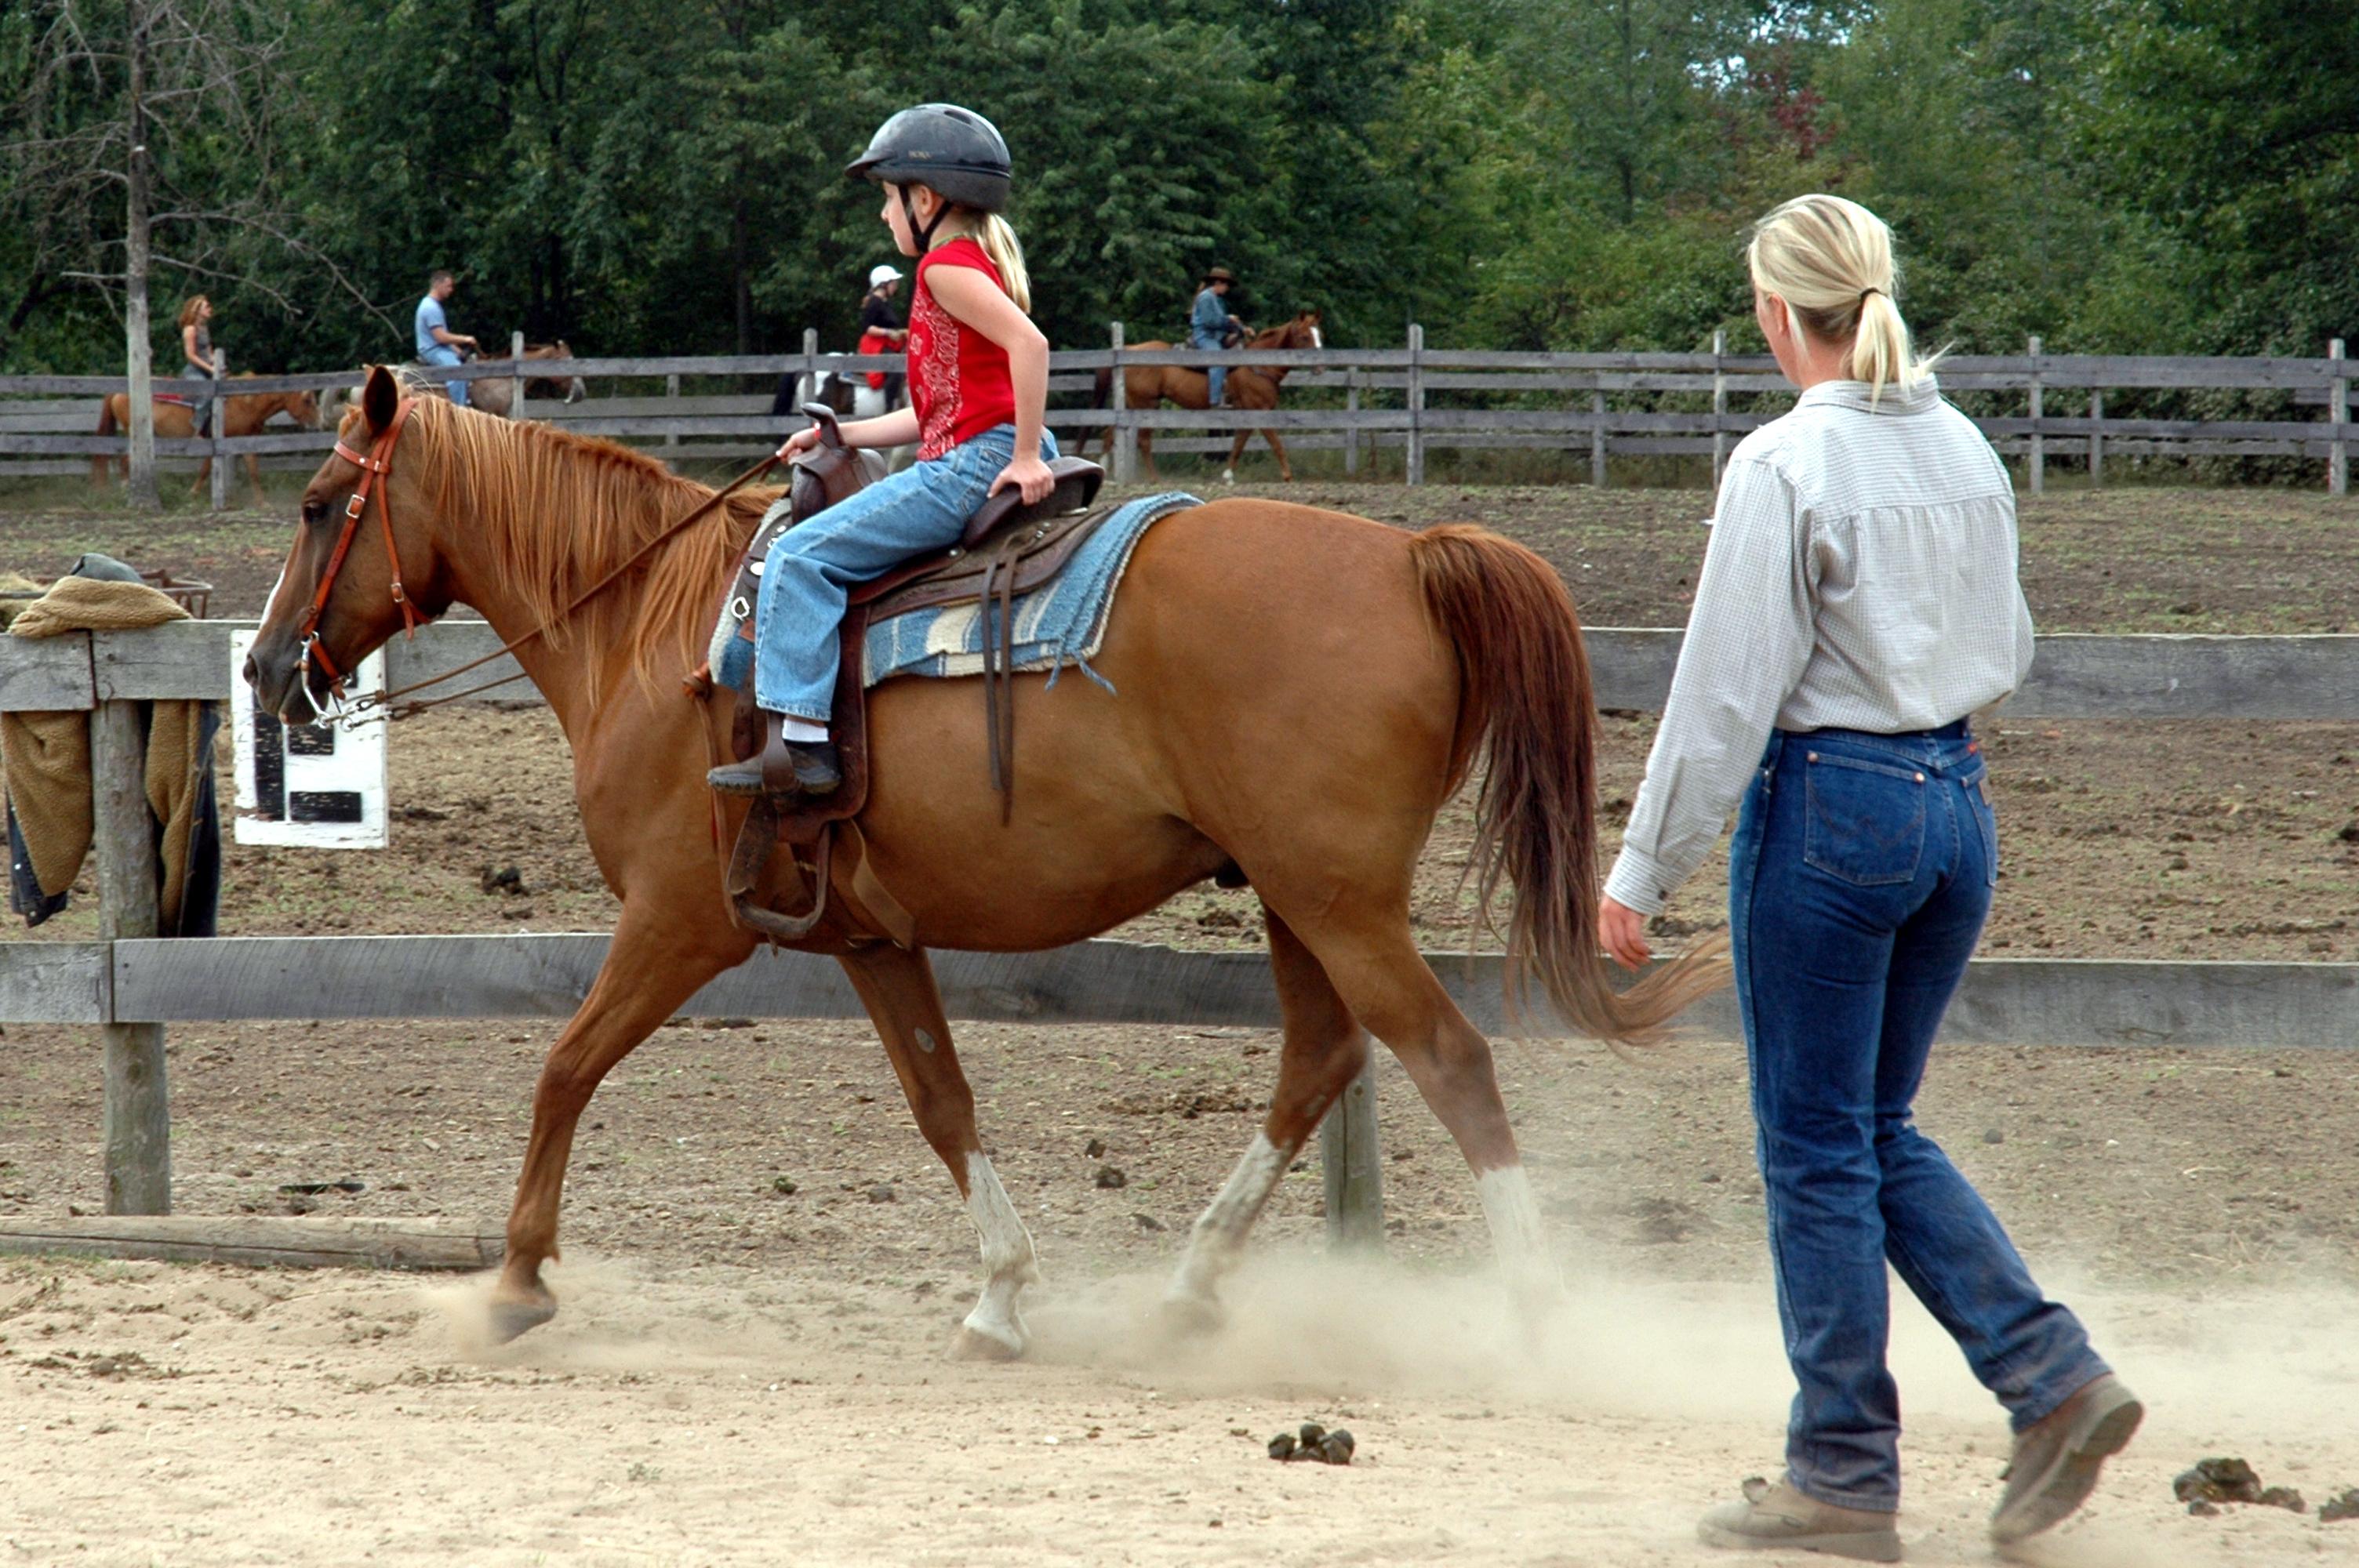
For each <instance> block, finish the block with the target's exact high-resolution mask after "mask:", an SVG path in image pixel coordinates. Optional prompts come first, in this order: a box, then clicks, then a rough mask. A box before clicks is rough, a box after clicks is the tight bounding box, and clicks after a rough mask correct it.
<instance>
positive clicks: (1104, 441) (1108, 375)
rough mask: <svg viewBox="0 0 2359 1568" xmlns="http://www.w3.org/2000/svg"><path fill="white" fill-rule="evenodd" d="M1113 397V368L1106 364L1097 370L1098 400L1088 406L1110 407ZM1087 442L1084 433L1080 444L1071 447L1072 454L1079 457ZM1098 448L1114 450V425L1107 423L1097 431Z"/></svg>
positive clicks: (1104, 450) (1088, 439) (1088, 441)
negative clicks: (1103, 367)
mask: <svg viewBox="0 0 2359 1568" xmlns="http://www.w3.org/2000/svg"><path fill="white" fill-rule="evenodd" d="M1113 398H1114V369H1113V367H1112V366H1108V367H1107V368H1106V369H1104V370H1102V371H1100V372H1098V379H1097V399H1098V400H1097V401H1096V402H1095V403H1093V404H1091V405H1090V406H1091V407H1093V408H1110V407H1112V406H1113ZM1089 444H1090V438H1089V437H1087V436H1086V435H1084V436H1083V437H1082V441H1081V445H1080V446H1078V447H1076V448H1074V449H1073V455H1074V456H1076V457H1079V456H1080V455H1081V454H1082V452H1083V451H1084V450H1086V449H1088V447H1089ZM1098 449H1099V450H1100V451H1102V452H1111V451H1113V450H1114V427H1113V426H1111V425H1109V426H1107V427H1105V428H1104V429H1103V430H1101V431H1099V432H1098Z"/></svg>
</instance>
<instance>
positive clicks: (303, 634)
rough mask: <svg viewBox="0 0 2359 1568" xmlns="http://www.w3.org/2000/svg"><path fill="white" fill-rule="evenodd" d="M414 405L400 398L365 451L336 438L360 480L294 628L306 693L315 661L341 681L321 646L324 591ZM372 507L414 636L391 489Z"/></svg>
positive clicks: (405, 625)
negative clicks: (333, 548) (395, 534)
mask: <svg viewBox="0 0 2359 1568" xmlns="http://www.w3.org/2000/svg"><path fill="white" fill-rule="evenodd" d="M417 405H418V400H417V399H416V398H414V397H405V398H403V399H402V400H401V401H400V403H399V404H397V406H395V408H394V411H393V422H392V423H391V424H389V425H387V426H386V427H385V433H384V434H383V435H380V436H379V437H377V438H376V440H375V444H374V445H372V446H371V447H370V448H369V449H368V451H367V452H366V453H361V452H356V451H354V450H353V449H352V448H350V447H348V446H346V445H344V443H343V440H342V438H338V439H337V441H336V456H338V457H340V458H342V459H343V460H345V461H346V462H348V463H352V464H353V465H355V466H356V467H358V468H359V470H361V481H360V483H359V485H358V486H357V487H355V488H354V489H353V496H352V499H351V500H350V501H348V502H346V503H344V531H343V533H342V535H341V536H340V537H339V538H338V539H337V540H336V552H335V554H334V555H332V556H330V557H328V569H327V570H326V571H324V572H322V573H321V574H320V589H319V591H318V592H317V593H315V594H313V595H312V596H311V608H310V610H308V611H304V612H303V622H302V625H301V627H300V628H299V632H298V635H299V637H300V638H301V640H302V646H303V653H302V657H301V658H300V659H299V661H298V662H297V665H296V674H297V679H298V680H299V682H302V683H303V684H304V689H305V691H306V692H307V693H308V692H309V690H310V686H309V682H308V679H307V678H306V677H308V676H310V668H311V665H312V662H313V661H314V660H317V661H318V663H319V665H320V667H321V669H323V670H325V671H327V672H328V680H329V684H330V685H331V686H332V687H340V686H342V685H343V682H344V675H345V672H344V671H342V670H340V669H338V668H336V662H335V661H334V660H333V659H332V658H330V657H329V656H328V650H327V649H326V648H325V647H323V646H321V643H320V617H321V616H322V615H324V614H326V613H327V611H328V599H329V596H330V595H332V594H333V593H334V592H335V590H336V574H337V573H338V572H340V571H342V570H343V567H344V557H345V556H346V555H348V554H350V553H351V551H352V547H353V535H355V534H357V533H359V532H360V526H361V514H363V513H364V512H365V511H367V510H368V498H369V491H370V489H371V488H372V487H373V486H375V483H376V481H378V480H380V479H384V478H386V476H388V475H389V474H390V473H391V472H392V471H393V447H394V443H395V442H397V441H398V440H400V439H401V432H402V430H403V428H404V427H406V426H407V425H408V423H409V411H410V410H411V409H412V408H414V407H416V406H417ZM376 510H377V516H378V518H379V520H380V521H382V522H383V523H384V524H385V558H386V564H387V565H388V566H390V567H391V568H393V601H394V602H395V603H396V604H398V605H399V606H401V624H402V632H403V634H404V635H405V636H409V637H415V636H417V635H418V611H416V610H414V609H412V608H411V607H410V603H409V595H408V593H407V592H406V591H404V589H403V588H402V586H401V551H400V548H399V546H397V545H395V543H394V540H393V492H392V491H391V490H390V489H389V488H388V489H386V491H384V492H380V493H379V494H378V496H377V498H376Z"/></svg>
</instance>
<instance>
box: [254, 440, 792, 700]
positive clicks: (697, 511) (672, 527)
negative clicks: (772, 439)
mask: <svg viewBox="0 0 2359 1568" xmlns="http://www.w3.org/2000/svg"><path fill="white" fill-rule="evenodd" d="M417 404H418V400H417V399H416V398H414V397H405V398H403V399H402V400H401V401H400V403H399V404H398V405H397V406H395V408H394V413H393V420H392V422H391V423H390V424H388V425H387V426H386V427H385V430H384V432H383V433H382V434H381V435H379V436H378V437H377V438H375V441H374V442H372V443H371V444H370V447H369V449H368V450H367V451H366V452H361V451H356V450H354V449H353V448H351V447H349V446H346V445H345V444H344V441H343V438H342V437H341V436H340V437H338V438H337V439H336V455H337V456H338V457H340V458H342V459H343V460H345V461H346V462H349V463H351V464H353V466H355V467H356V468H358V469H359V470H361V477H360V482H359V483H358V484H356V485H355V486H353V493H352V498H351V499H350V500H348V501H347V502H345V503H344V528H343V533H342V535H340V536H339V537H338V538H337V540H336V548H335V553H334V554H333V555H332V556H330V557H328V569H327V570H326V571H324V572H322V573H321V574H320V586H319V589H318V590H317V591H316V592H314V593H313V594H312V596H311V607H310V609H309V610H307V611H304V612H303V619H302V622H300V624H299V628H298V631H297V635H298V637H299V640H300V642H301V645H302V653H301V655H300V656H299V658H298V660H297V661H296V666H295V668H296V679H297V681H298V683H299V685H300V686H301V687H302V688H303V691H304V695H305V696H306V697H309V696H310V671H311V666H312V665H314V664H315V663H316V664H317V665H319V666H320V668H321V669H323V670H325V671H327V672H328V683H329V684H328V689H329V691H330V692H331V693H332V694H335V695H337V696H339V697H340V696H341V695H342V689H343V685H344V681H345V678H346V677H347V676H349V674H350V673H351V672H349V671H346V670H340V669H338V668H337V667H336V664H335V661H334V660H333V659H332V658H330V657H329V656H328V650H327V648H326V647H325V646H324V645H322V644H321V642H320V618H321V616H323V615H325V614H326V613H327V610H328V600H329V599H330V598H331V597H332V596H333V594H334V593H335V590H336V574H337V573H338V572H341V571H342V570H343V566H344V559H345V557H347V556H349V555H350V554H351V553H352V547H353V538H354V536H355V535H358V534H359V532H360V526H361V518H362V516H363V515H364V514H365V513H366V512H367V510H368V501H369V493H370V492H371V491H372V490H373V489H374V490H375V492H376V506H377V516H378V519H379V520H380V522H382V524H384V528H385V556H386V563H387V565H388V566H390V567H391V568H392V571H393V601H394V602H395V603H396V604H397V605H399V606H401V622H402V633H403V635H404V636H406V637H409V638H415V637H416V636H417V635H418V627H419V614H418V611H417V608H416V606H414V605H413V604H412V603H411V602H410V599H409V594H408V589H405V588H404V587H403V586H402V581H401V549H400V546H399V545H398V544H397V543H396V541H395V539H394V536H393V492H392V487H391V475H392V472H393V449H394V445H395V443H397V441H399V440H400V439H401V432H402V431H403V430H404V429H405V428H407V427H408V423H409V414H410V410H411V409H413V408H415V407H416V406H417ZM777 461H778V458H777V453H775V452H773V453H772V454H770V455H769V456H768V457H766V458H764V459H763V460H761V461H760V462H758V463H756V464H755V465H754V466H753V467H752V468H749V469H747V470H745V472H744V473H741V474H739V475H738V476H737V477H736V478H735V479H733V480H731V481H729V482H728V483H727V484H725V485H723V486H722V487H721V488H720V489H719V490H717V491H714V492H712V495H710V496H708V497H707V498H706V499H705V500H703V501H702V502H701V503H698V504H697V505H695V506H693V507H691V508H690V510H689V511H688V512H687V514H685V515H683V516H681V517H679V518H678V519H676V520H674V521H673V522H671V523H670V524H667V525H666V526H665V527H664V529H663V531H662V532H661V533H658V534H657V535H654V536H653V537H652V538H650V539H648V540H647V543H645V544H643V545H641V546H639V547H638V548H637V549H636V550H634V551H633V552H632V553H631V555H630V557H629V558H628V559H627V560H625V561H624V562H623V564H622V565H621V566H618V567H616V568H614V570H612V571H610V572H608V573H607V574H606V575H605V576H604V577H602V578H600V579H598V580H597V581H596V582H594V583H592V584H591V585H590V587H589V588H588V589H585V590H583V591H582V593H580V594H579V595H577V596H575V598H574V600H573V602H572V603H571V604H568V605H567V606H566V607H565V608H564V609H562V610H560V611H558V612H557V613H556V614H554V615H552V616H550V617H549V619H548V620H546V621H544V622H541V623H540V624H539V625H538V626H536V627H534V628H533V629H532V630H531V631H529V632H527V633H525V634H524V635H523V636H521V637H516V638H511V639H510V640H509V641H507V642H506V643H501V644H500V645H499V646H498V647H497V648H495V649H493V650H492V651H491V652H490V653H488V654H484V655H483V656H481V657H480V658H473V659H469V660H468V661H467V662H466V663H465V664H463V665H452V666H451V668H449V669H447V670H444V671H443V672H442V673H441V674H440V675H433V676H427V677H426V678H425V679H424V680H420V681H412V682H411V683H410V684H409V685H408V686H405V687H396V688H395V689H394V690H392V691H388V692H381V693H378V694H376V695H375V696H371V697H362V698H361V699H360V700H358V701H357V702H354V703H352V704H350V705H348V706H347V707H346V708H345V710H344V711H345V715H346V716H347V717H349V718H352V719H359V718H361V717H363V716H364V715H366V714H367V713H369V712H370V711H371V710H373V709H379V708H382V709H386V710H387V715H388V717H391V718H397V719H407V718H409V717H411V716H412V715H415V714H419V713H423V712H424V711H426V709H428V708H439V707H440V706H441V705H442V704H444V703H446V702H456V701H458V700H459V699H460V698H461V697H473V695H474V694H475V693H477V692H479V691H489V690H491V689H492V688H493V687H501V686H506V685H507V684H508V683H509V682H511V681H518V680H522V679H524V678H525V676H524V674H523V672H522V671H519V672H517V673H516V674H515V675H512V676H502V677H501V678H500V679H498V680H491V681H484V682H483V683H481V684H480V685H476V686H471V687H466V688H465V689H464V690H462V691H453V692H447V693H445V694H444V695H442V696H440V697H424V698H421V699H420V700H419V701H416V702H413V703H410V704H408V706H407V707H405V708H402V710H401V711H400V712H398V713H393V712H391V708H392V706H393V703H394V700H395V699H396V698H397V697H408V695H409V694H410V693H412V692H417V691H424V690H426V689H427V688H428V687H437V686H440V685H442V684H444V683H445V682H447V681H450V680H451V679H453V678H455V677H457V676H462V675H465V674H466V673H467V672H468V671H469V670H473V669H479V668H481V667H482V666H484V665H488V664H490V663H491V662H492V661H493V660H495V659H498V658H503V657H505V656H506V655H507V654H513V653H515V652H516V650H517V649H518V648H521V647H523V646H524V645H525V644H526V643H529V642H531V641H533V640H534V639H535V638H537V637H539V636H541V635H543V634H544V633H547V632H548V631H549V629H550V628H551V627H553V626H556V625H558V624H559V623H560V622H563V621H564V620H566V619H567V618H568V617H569V616H571V614H572V613H573V612H574V611H577V610H579V609H581V608H582V606H583V605H585V604H587V603H589V602H590V601H591V600H593V599H595V598H597V597H598V596H599V595H600V594H602V593H603V592H605V591H606V589H609V588H612V587H613V586H614V584H615V583H617V582H619V581H621V580H622V579H623V578H624V577H625V576H626V575H628V574H629V573H630V571H631V570H632V568H636V566H637V565H638V564H639V563H640V562H641V561H644V560H646V559H647V557H648V556H649V555H651V554H653V553H654V551H655V549H656V547H657V546H659V545H662V544H665V543H666V542H668V541H669V540H670V539H671V538H673V537H674V536H675V535H678V534H679V533H680V532H681V531H682V530H683V529H685V528H687V527H688V526H689V525H690V524H693V523H695V522H697V521H699V520H700V519H701V518H703V517H704V516H705V515H706V514H709V513H711V512H712V509H713V508H714V507H716V506H718V505H720V504H721V503H723V501H726V500H727V499H728V498H729V497H730V495H731V494H732V493H733V492H735V491H737V490H739V489H740V488H742V487H744V486H745V485H747V484H750V483H752V482H753V481H756V480H757V479H759V478H761V477H762V475H764V474H766V473H767V472H768V471H769V470H771V468H772V467H773V466H775V465H776V464H777ZM379 481H386V482H385V483H384V484H383V486H382V487H380V485H379ZM314 706H315V707H316V706H317V705H316V704H314Z"/></svg>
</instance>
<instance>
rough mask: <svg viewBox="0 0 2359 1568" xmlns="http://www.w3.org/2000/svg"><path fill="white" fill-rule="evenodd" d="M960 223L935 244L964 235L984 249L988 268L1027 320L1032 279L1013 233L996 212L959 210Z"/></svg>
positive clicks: (1030, 300) (969, 209) (1022, 250)
mask: <svg viewBox="0 0 2359 1568" xmlns="http://www.w3.org/2000/svg"><path fill="white" fill-rule="evenodd" d="M958 217H959V219H960V220H961V222H959V223H958V225H957V226H956V227H955V228H954V229H952V230H951V232H949V233H946V234H944V235H943V236H942V238H941V239H940V240H937V241H935V242H934V243H936V244H940V243H943V242H944V241H947V240H951V239H956V238H958V237H960V236H961V235H963V236H965V237H967V238H969V239H972V240H973V241H974V243H977V244H979V245H981V246H982V247H983V254H984V255H987V256H989V257H990V258H991V265H993V266H995V267H997V268H998V269H999V276H1000V281H1002V282H1003V283H1005V284H1006V286H1007V297H1008V298H1010V299H1013V300H1014V301H1016V308H1017V309H1018V310H1021V311H1023V312H1024V313H1025V314H1026V315H1027V316H1029V315H1030V314H1032V275H1031V274H1030V273H1029V272H1027V271H1026V270H1025V267H1024V247H1023V245H1022V244H1021V243H1018V242H1017V240H1016V231H1015V230H1014V229H1011V228H1009V227H1008V226H1007V220H1006V219H1005V218H1003V217H1001V216H1000V215H999V214H998V213H996V212H978V211H974V210H973V209H972V208H964V207H962V208H960V209H959V210H958Z"/></svg>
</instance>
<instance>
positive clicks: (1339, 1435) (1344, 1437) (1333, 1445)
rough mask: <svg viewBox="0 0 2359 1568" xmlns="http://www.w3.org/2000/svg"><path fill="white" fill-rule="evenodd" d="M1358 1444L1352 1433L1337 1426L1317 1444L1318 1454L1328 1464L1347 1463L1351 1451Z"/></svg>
mask: <svg viewBox="0 0 2359 1568" xmlns="http://www.w3.org/2000/svg"><path fill="white" fill-rule="evenodd" d="M1359 1446H1360V1445H1359V1443H1358V1442H1357V1441H1356V1440H1355V1439H1354V1438H1353V1436H1352V1434H1351V1433H1348V1432H1345V1431H1344V1430H1343V1428H1342V1427H1340V1426H1339V1427H1337V1428H1336V1429H1335V1430H1334V1431H1332V1432H1331V1433H1328V1434H1327V1436H1326V1439H1325V1440H1324V1441H1323V1442H1321V1444H1319V1456H1320V1457H1321V1459H1324V1460H1325V1461H1327V1463H1328V1464H1330V1465H1349V1464H1350V1463H1351V1462H1352V1454H1353V1451H1354V1450H1355V1449H1357V1448H1358V1447H1359Z"/></svg>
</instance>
